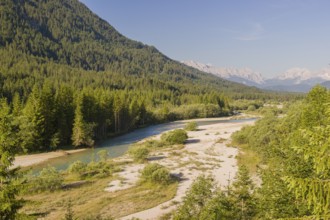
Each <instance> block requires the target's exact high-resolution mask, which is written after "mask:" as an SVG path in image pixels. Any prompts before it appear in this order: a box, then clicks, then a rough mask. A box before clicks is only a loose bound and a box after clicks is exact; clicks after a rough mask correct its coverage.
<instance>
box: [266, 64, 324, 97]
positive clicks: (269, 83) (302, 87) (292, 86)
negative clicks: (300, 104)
mask: <svg viewBox="0 0 330 220" xmlns="http://www.w3.org/2000/svg"><path fill="white" fill-rule="evenodd" d="M328 80H330V69H329V68H324V69H322V70H320V71H318V72H311V71H310V70H308V69H306V68H291V69H289V70H287V71H286V72H284V73H283V74H280V75H279V76H277V77H274V78H272V79H267V80H266V81H265V84H264V85H262V87H261V88H265V89H270V90H284V91H292V92H308V91H309V90H310V89H311V88H312V87H313V86H315V85H316V84H322V83H323V82H326V81H328Z"/></svg>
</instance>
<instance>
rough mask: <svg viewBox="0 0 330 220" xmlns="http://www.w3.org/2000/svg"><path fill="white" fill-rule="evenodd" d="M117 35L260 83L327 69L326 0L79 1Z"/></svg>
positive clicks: (329, 12) (329, 5)
mask: <svg viewBox="0 0 330 220" xmlns="http://www.w3.org/2000/svg"><path fill="white" fill-rule="evenodd" d="M81 2H83V3H84V4H85V5H86V6H88V7H89V8H90V9H91V10H92V11H93V12H95V13H96V14H97V15H99V16H100V17H101V18H103V19H105V20H106V21H108V22H109V23H110V24H111V25H112V26H114V27H115V28H116V29H117V30H118V31H119V32H120V33H122V34H123V35H125V36H127V37H129V38H131V39H133V40H137V41H141V42H143V43H145V44H148V45H153V46H155V47H156V48H158V49H159V50H160V51H161V52H162V53H164V54H165V55H167V56H168V57H170V58H172V59H175V60H179V61H182V60H195V61H199V62H202V63H208V64H212V65H214V66H219V67H250V68H252V69H253V70H255V71H258V72H260V73H261V74H262V75H264V76H266V77H271V76H275V75H278V74H280V73H283V72H284V71H285V70H287V69H289V68H293V67H303V68H308V69H310V70H312V71H316V70H320V69H322V68H325V67H329V63H330V1H329V0H81Z"/></svg>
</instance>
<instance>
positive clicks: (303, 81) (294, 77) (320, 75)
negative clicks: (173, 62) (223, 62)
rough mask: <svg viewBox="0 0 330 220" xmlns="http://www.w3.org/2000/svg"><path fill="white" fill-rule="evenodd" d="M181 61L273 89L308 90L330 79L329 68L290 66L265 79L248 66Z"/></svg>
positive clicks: (219, 75)
mask: <svg viewBox="0 0 330 220" xmlns="http://www.w3.org/2000/svg"><path fill="white" fill-rule="evenodd" d="M182 63H184V64H186V65H188V66H191V67H194V68H196V69H199V70H201V71H204V72H207V73H211V74H213V75H215V76H218V77H220V78H224V79H227V80H230V81H233V82H238V83H242V84H245V85H249V86H255V87H258V88H261V89H266V90H273V91H287V92H308V91H309V90H310V89H311V88H312V87H313V86H315V85H316V84H321V85H322V83H323V82H326V81H330V68H324V69H322V70H320V71H318V72H311V71H310V70H308V69H306V68H291V69H289V70H287V71H286V72H284V73H282V74H280V75H278V76H276V77H274V78H270V79H265V78H263V77H262V75H261V74H260V73H258V72H255V71H253V70H251V69H249V68H234V67H231V68H225V67H215V66H212V65H208V64H203V63H199V62H196V61H183V62H182Z"/></svg>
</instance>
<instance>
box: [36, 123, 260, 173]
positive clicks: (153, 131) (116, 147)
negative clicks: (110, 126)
mask: <svg viewBox="0 0 330 220" xmlns="http://www.w3.org/2000/svg"><path fill="white" fill-rule="evenodd" d="M252 120H255V119H254V118H250V119H238V120H233V119H231V120H223V119H219V118H218V119H214V120H212V119H209V120H204V121H198V120H196V122H197V123H198V125H199V126H202V125H209V124H217V123H235V122H237V123H239V122H243V121H252ZM185 124H186V122H183V121H175V122H170V123H165V124H159V125H152V126H149V127H146V128H141V129H137V130H135V131H132V132H130V133H127V134H124V135H122V136H119V137H115V138H111V139H108V140H105V141H103V142H102V143H101V144H100V145H99V146H97V147H96V148H94V149H88V150H86V151H82V152H79V153H75V154H71V155H68V156H65V157H59V158H55V159H51V160H49V161H47V162H45V163H42V164H39V165H36V166H35V167H33V168H32V170H33V173H37V172H39V171H40V170H41V169H43V168H44V167H47V166H49V165H50V166H53V167H55V168H56V169H58V170H65V169H67V168H68V167H69V166H70V164H72V163H73V162H75V161H77V160H80V161H82V162H85V163H89V162H91V161H92V160H97V159H98V158H97V152H99V151H100V150H108V151H109V155H110V157H111V158H115V157H119V156H122V155H123V154H125V153H126V151H127V150H128V148H129V147H130V145H131V144H132V143H134V142H137V141H140V140H142V139H144V138H147V137H150V136H153V135H157V134H160V133H162V132H164V131H168V130H171V129H177V128H183V127H184V126H185Z"/></svg>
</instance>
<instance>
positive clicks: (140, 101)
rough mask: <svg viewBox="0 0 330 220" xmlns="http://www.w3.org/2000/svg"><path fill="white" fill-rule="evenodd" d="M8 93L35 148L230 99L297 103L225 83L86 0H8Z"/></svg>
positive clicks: (210, 111) (3, 42) (0, 39)
mask: <svg viewBox="0 0 330 220" xmlns="http://www.w3.org/2000/svg"><path fill="white" fill-rule="evenodd" d="M0 14H1V17H0V19H1V28H0V96H2V97H3V98H4V100H5V101H3V102H2V105H3V106H6V105H8V106H9V107H10V111H9V112H7V113H9V114H10V117H13V118H14V120H13V121H14V122H13V125H12V126H13V127H14V128H13V129H14V130H15V131H16V135H17V137H16V139H18V140H21V141H20V142H19V143H20V145H21V147H22V148H23V149H24V150H26V151H35V150H41V151H43V150H49V149H52V148H55V147H56V146H58V145H67V144H74V145H76V146H84V145H89V146H91V145H94V142H95V140H99V139H102V138H104V137H107V136H109V135H111V134H117V133H122V132H126V131H128V130H130V129H133V128H136V127H139V126H144V125H146V124H150V123H157V122H162V121H168V120H175V119H182V118H192V117H214V116H221V115H227V114H230V112H231V110H232V108H231V107H230V105H229V102H230V99H231V98H233V99H239V98H244V99H269V98H274V99H279V98H280V99H287V98H292V97H293V96H292V95H290V94H276V93H266V92H263V91H261V90H258V89H256V88H252V87H246V86H243V85H241V84H237V83H232V82H229V81H225V80H222V79H219V78H217V77H215V76H213V75H210V74H206V73H203V72H200V71H198V70H196V69H193V68H190V67H187V66H185V65H183V64H181V63H179V62H176V61H173V60H171V59H169V58H168V57H166V56H164V55H163V54H161V53H160V52H159V51H158V50H157V49H155V48H154V47H151V46H147V45H144V44H142V43H140V42H136V41H133V40H130V39H127V38H126V37H124V36H123V35H121V34H120V33H118V32H117V31H116V30H115V29H114V28H113V27H112V26H111V25H109V24H108V23H107V22H105V21H104V20H102V19H100V18H99V17H98V16H96V15H95V14H93V13H92V12H91V11H90V10H89V9H88V8H87V7H86V6H84V5H83V4H82V3H80V2H79V1H78V0H62V1H60V0H49V1H38V0H28V1H26V0H24V1H23V0H2V1H1V3H0Z"/></svg>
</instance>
